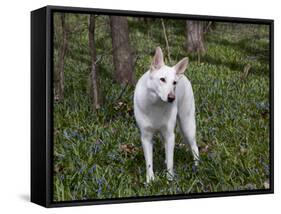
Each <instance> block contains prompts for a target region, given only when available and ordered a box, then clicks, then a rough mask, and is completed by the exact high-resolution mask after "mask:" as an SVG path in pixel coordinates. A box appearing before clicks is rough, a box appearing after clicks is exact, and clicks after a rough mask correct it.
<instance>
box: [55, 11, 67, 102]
mask: <svg viewBox="0 0 281 214" xmlns="http://www.w3.org/2000/svg"><path fill="white" fill-rule="evenodd" d="M60 18H61V19H60V20H61V28H62V44H61V47H60V49H59V57H58V77H59V81H58V94H57V99H58V100H62V99H63V98H64V64H65V55H66V52H67V46H68V29H67V24H66V21H65V14H61V17H60Z"/></svg>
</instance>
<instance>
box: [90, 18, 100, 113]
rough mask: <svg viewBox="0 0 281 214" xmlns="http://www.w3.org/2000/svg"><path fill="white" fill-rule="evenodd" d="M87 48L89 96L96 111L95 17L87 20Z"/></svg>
mask: <svg viewBox="0 0 281 214" xmlns="http://www.w3.org/2000/svg"><path fill="white" fill-rule="evenodd" d="M88 36H89V48H90V53H91V72H90V80H91V81H90V96H91V100H92V109H93V110H94V111H96V110H97V109H99V108H100V106H101V97H100V88H99V84H98V71H97V66H96V46H95V15H90V18H89V35H88Z"/></svg>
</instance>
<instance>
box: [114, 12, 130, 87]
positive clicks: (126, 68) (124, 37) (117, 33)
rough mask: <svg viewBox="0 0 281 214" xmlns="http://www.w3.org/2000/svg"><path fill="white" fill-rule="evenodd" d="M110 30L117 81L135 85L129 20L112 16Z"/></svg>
mask: <svg viewBox="0 0 281 214" xmlns="http://www.w3.org/2000/svg"><path fill="white" fill-rule="evenodd" d="M110 28H111V38H112V47H113V61H114V67H115V79H116V81H117V82H119V83H121V84H134V83H135V76H134V69H133V58H132V51H131V47H130V42H129V29H128V21H127V18H126V17H123V16H110Z"/></svg>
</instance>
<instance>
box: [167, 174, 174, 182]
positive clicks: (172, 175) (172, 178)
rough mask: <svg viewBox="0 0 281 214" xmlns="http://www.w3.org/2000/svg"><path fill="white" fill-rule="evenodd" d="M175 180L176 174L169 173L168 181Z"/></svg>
mask: <svg viewBox="0 0 281 214" xmlns="http://www.w3.org/2000/svg"><path fill="white" fill-rule="evenodd" d="M174 178H175V175H174V173H171V172H167V179H168V181H173V180H174Z"/></svg>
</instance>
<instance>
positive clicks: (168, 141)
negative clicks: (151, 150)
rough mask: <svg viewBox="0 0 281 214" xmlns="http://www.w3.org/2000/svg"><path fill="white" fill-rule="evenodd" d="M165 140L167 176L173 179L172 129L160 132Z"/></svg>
mask: <svg viewBox="0 0 281 214" xmlns="http://www.w3.org/2000/svg"><path fill="white" fill-rule="evenodd" d="M162 134H163V137H164V140H165V154H166V165H167V178H168V180H173V178H174V148H175V134H174V132H173V131H169V132H165V133H162Z"/></svg>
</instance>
